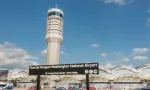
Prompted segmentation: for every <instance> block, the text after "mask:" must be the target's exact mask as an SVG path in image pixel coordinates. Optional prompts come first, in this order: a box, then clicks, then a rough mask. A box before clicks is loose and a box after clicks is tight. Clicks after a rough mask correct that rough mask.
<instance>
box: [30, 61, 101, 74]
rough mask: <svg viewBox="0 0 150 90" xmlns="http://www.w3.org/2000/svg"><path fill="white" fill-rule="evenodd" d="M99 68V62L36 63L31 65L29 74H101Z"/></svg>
mask: <svg viewBox="0 0 150 90" xmlns="http://www.w3.org/2000/svg"><path fill="white" fill-rule="evenodd" d="M98 68H99V65H98V63H78V64H57V65H34V66H29V75H76V74H99V70H98Z"/></svg>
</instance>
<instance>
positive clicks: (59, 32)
mask: <svg viewBox="0 0 150 90" xmlns="http://www.w3.org/2000/svg"><path fill="white" fill-rule="evenodd" d="M63 16H64V14H63V12H62V11H61V10H60V9H58V8H52V9H49V10H48V17H47V25H46V41H47V54H46V56H47V57H46V64H47V65H52V64H59V62H60V60H59V59H60V58H59V57H60V45H61V42H62V40H63Z"/></svg>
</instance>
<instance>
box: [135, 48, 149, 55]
mask: <svg viewBox="0 0 150 90" xmlns="http://www.w3.org/2000/svg"><path fill="white" fill-rule="evenodd" d="M148 51H149V49H148V48H134V49H133V54H144V53H147V52H148Z"/></svg>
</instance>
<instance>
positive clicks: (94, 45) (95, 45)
mask: <svg viewBox="0 0 150 90" xmlns="http://www.w3.org/2000/svg"><path fill="white" fill-rule="evenodd" d="M91 47H99V45H98V44H92V45H91Z"/></svg>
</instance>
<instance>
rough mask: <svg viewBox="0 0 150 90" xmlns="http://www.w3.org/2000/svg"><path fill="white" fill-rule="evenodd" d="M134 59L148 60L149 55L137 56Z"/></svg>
mask: <svg viewBox="0 0 150 90" xmlns="http://www.w3.org/2000/svg"><path fill="white" fill-rule="evenodd" d="M133 59H134V60H147V59H148V57H147V56H135V57H134V58H133Z"/></svg>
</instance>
